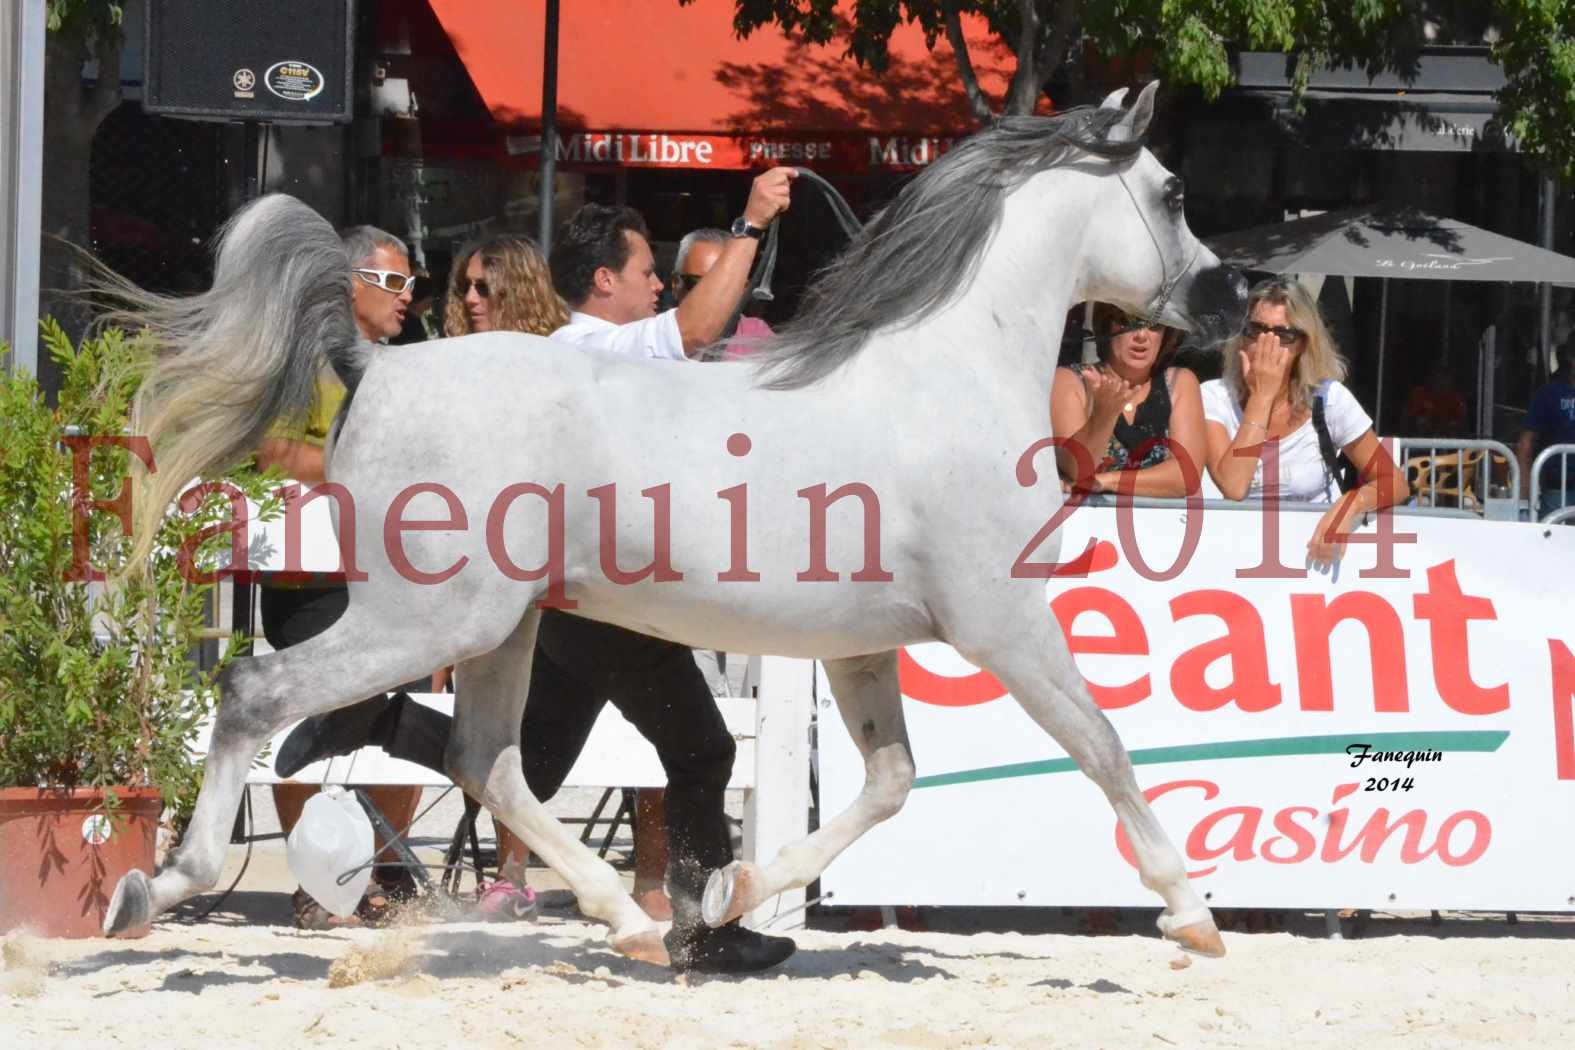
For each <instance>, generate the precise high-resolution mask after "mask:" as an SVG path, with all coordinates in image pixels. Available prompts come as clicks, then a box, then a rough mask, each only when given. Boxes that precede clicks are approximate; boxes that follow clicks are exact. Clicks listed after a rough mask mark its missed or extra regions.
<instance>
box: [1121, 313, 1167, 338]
mask: <svg viewBox="0 0 1575 1050" xmlns="http://www.w3.org/2000/svg"><path fill="white" fill-rule="evenodd" d="M1140 328H1147V329H1148V330H1149V331H1150V332H1163V331H1164V330H1165V326H1164V325H1162V324H1160V323H1159V322H1158V321H1150V320H1148V319H1147V318H1144V317H1133V316H1131V315H1130V314H1121V315H1119V316H1117V318H1116V334H1117V335H1120V334H1121V333H1122V332H1136V331H1137V330H1138V329H1140Z"/></svg>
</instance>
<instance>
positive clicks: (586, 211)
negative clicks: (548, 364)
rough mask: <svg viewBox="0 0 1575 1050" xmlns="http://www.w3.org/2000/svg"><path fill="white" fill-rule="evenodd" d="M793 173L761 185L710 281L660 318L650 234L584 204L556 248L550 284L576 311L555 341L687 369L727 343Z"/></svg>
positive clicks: (612, 210)
mask: <svg viewBox="0 0 1575 1050" xmlns="http://www.w3.org/2000/svg"><path fill="white" fill-rule="evenodd" d="M796 174H797V172H796V171H795V169H793V168H772V169H771V170H770V171H767V172H765V173H764V174H762V175H759V176H758V177H756V179H755V181H754V184H753V185H752V186H751V187H750V189H749V202H748V203H747V204H745V205H744V213H743V214H742V215H740V216H739V217H738V218H737V219H735V220H734V221H733V226H732V229H731V230H730V231H729V232H730V233H731V235H732V236H731V237H729V239H728V242H727V244H725V245H724V246H723V247H722V251H721V254H720V255H719V256H718V257H717V260H716V262H715V263H714V264H713V265H712V267H711V269H710V270H709V271H707V273H706V275H705V280H703V281H700V282H698V283H697V284H696V285H695V287H694V289H693V291H691V292H690V293H689V294H688V295H685V296H684V298H683V301H682V302H681V303H679V304H678V306H677V307H675V308H674V309H672V310H667V311H664V312H663V313H657V312H656V304H657V297H658V296H660V295H661V293H662V281H661V278H659V277H658V276H657V275H656V259H655V257H654V256H653V255H652V254H651V243H650V234H649V231H648V230H647V229H646V225H645V220H644V219H643V218H641V217H640V213H639V212H637V211H635V210H634V209H633V208H622V207H613V206H610V205H605V204H587V205H585V206H584V207H582V208H581V209H580V210H579V211H577V212H575V214H574V218H572V219H571V220H569V225H568V226H567V228H565V229H564V231H563V232H562V233H561V234H560V235H559V236H558V239H557V240H556V242H555V243H554V244H553V246H552V263H551V265H552V283H553V285H554V286H556V287H557V289H558V294H559V295H561V296H563V301H564V302H566V303H568V304H569V309H570V310H571V311H573V312H572V313H571V314H570V315H569V323H568V324H566V325H564V326H563V327H562V328H560V329H558V330H557V331H556V332H554V333H552V338H554V339H562V340H564V341H565V342H570V343H579V344H581V345H583V346H591V347H596V348H598V349H601V350H611V351H613V352H615V353H620V354H630V355H633V356H635V357H651V358H658V359H668V360H673V361H682V360H685V359H686V358H690V357H694V356H696V355H697V354H698V353H699V352H700V351H701V350H702V349H704V348H705V347H707V346H709V345H710V344H712V343H714V342H716V341H717V340H718V339H720V338H721V337H722V334H723V329H724V328H725V327H726V326H727V322H728V321H729V320H730V319H731V318H732V316H733V311H734V310H735V309H737V307H738V301H739V299H740V298H742V297H743V294H744V287H745V285H746V284H748V282H749V270H750V267H751V266H752V265H753V264H754V261H755V253H756V252H757V251H758V250H759V246H760V237H761V235H762V234H764V233H765V230H766V227H767V226H769V225H770V224H771V220H773V219H775V218H776V217H777V216H778V215H780V214H782V213H783V212H784V211H786V210H787V208H788V203H789V191H790V190H791V189H792V185H793V178H794V176H795V175H796Z"/></svg>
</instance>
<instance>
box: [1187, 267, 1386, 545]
mask: <svg viewBox="0 0 1575 1050" xmlns="http://www.w3.org/2000/svg"><path fill="white" fill-rule="evenodd" d="M1247 306H1248V315H1247V316H1248V320H1247V327H1246V330H1245V331H1244V332H1243V334H1242V335H1241V336H1239V337H1237V339H1236V340H1235V341H1234V342H1233V343H1232V344H1231V345H1229V346H1228V347H1227V348H1226V350H1225V375H1224V377H1223V378H1220V379H1216V380H1213V381H1211V382H1208V383H1204V384H1203V390H1202V393H1203V416H1204V421H1205V422H1204V429H1205V432H1206V435H1207V441H1208V465H1209V474H1210V475H1211V476H1212V477H1213V479H1214V483H1215V484H1216V485H1217V486H1219V489H1220V492H1221V493H1223V494H1224V495H1225V497H1226V498H1228V499H1249V498H1251V499H1263V500H1267V501H1274V500H1302V501H1307V502H1312V503H1328V504H1330V507H1329V509H1328V510H1327V511H1325V512H1324V515H1323V517H1322V518H1321V519H1320V520H1319V522H1318V527H1317V528H1316V529H1315V530H1314V531H1313V536H1312V539H1311V540H1309V541H1308V543H1307V553H1308V558H1309V560H1310V562H1311V563H1312V564H1313V565H1314V566H1315V567H1320V568H1321V567H1325V566H1329V565H1332V564H1333V563H1334V562H1335V561H1337V560H1338V559H1339V558H1340V555H1341V553H1342V550H1343V547H1344V544H1342V543H1340V542H1338V541H1337V540H1336V539H1335V536H1336V535H1337V534H1338V533H1344V532H1349V531H1350V530H1351V529H1352V528H1353V527H1354V526H1355V525H1356V524H1357V522H1359V521H1360V520H1361V516H1362V515H1363V514H1364V513H1366V512H1367V511H1372V510H1377V509H1379V508H1381V507H1388V506H1392V505H1393V504H1396V503H1400V502H1403V501H1404V500H1405V499H1406V497H1407V495H1408V488H1407V486H1406V482H1405V478H1404V476H1403V475H1402V474H1401V472H1400V469H1399V468H1398V467H1397V466H1395V462H1394V460H1393V459H1392V458H1391V457H1390V455H1389V453H1388V452H1386V451H1384V448H1383V446H1382V445H1380V444H1379V443H1378V438H1377V436H1376V435H1375V434H1374V433H1373V421H1372V419H1371V417H1369V416H1368V414H1367V412H1366V411H1365V410H1363V408H1362V406H1361V405H1360V404H1359V403H1358V402H1357V400H1356V398H1355V396H1354V395H1352V393H1351V392H1350V391H1349V390H1348V389H1346V387H1345V384H1344V383H1343V382H1342V380H1343V379H1344V378H1345V361H1344V360H1343V359H1342V358H1341V357H1340V354H1339V350H1338V349H1337V348H1336V347H1335V345H1334V341H1333V340H1332V339H1331V338H1330V336H1329V330H1328V328H1327V327H1326V326H1325V325H1324V323H1323V318H1322V316H1321V315H1320V314H1319V312H1318V304H1317V303H1316V302H1314V301H1313V298H1312V296H1311V295H1309V294H1308V292H1307V289H1306V288H1304V287H1302V285H1300V284H1299V283H1297V282H1295V281H1288V280H1283V279H1278V278H1276V279H1273V280H1269V281H1265V282H1263V283H1261V284H1259V285H1257V286H1256V287H1255V288H1253V290H1252V294H1251V296H1250V298H1249V299H1248V304H1247ZM1320 395H1321V397H1322V400H1323V403H1324V409H1323V415H1324V420H1325V424H1326V428H1325V429H1326V430H1327V433H1328V436H1329V438H1330V443H1331V445H1332V449H1333V450H1338V451H1339V452H1341V453H1344V455H1345V457H1346V458H1347V459H1348V460H1349V461H1350V462H1351V464H1353V465H1354V466H1355V467H1356V470H1357V471H1358V483H1357V485H1356V486H1355V487H1353V488H1351V489H1350V490H1349V491H1347V492H1344V493H1343V494H1342V492H1341V486H1340V483H1339V479H1338V477H1337V476H1336V473H1335V472H1334V471H1332V470H1331V469H1330V467H1329V465H1328V463H1327V461H1326V459H1325V456H1324V453H1323V450H1322V448H1321V447H1320V442H1319V435H1318V432H1317V428H1316V427H1315V426H1314V422H1313V408H1314V401H1315V398H1317V397H1318V396H1320ZM1271 443H1272V445H1273V446H1274V448H1275V450H1276V454H1277V460H1278V462H1277V463H1276V465H1275V470H1274V474H1273V476H1272V477H1271V479H1269V480H1268V481H1266V479H1265V470H1264V459H1265V455H1264V453H1265V449H1266V448H1267V447H1269V445H1270V444H1271Z"/></svg>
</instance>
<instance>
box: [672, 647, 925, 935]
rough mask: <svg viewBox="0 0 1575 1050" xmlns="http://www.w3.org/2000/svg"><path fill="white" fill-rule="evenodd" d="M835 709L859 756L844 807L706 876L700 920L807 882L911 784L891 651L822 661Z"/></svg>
mask: <svg viewBox="0 0 1575 1050" xmlns="http://www.w3.org/2000/svg"><path fill="white" fill-rule="evenodd" d="M825 667H826V676H827V677H828V678H829V679H830V680H831V689H832V694H833V695H834V696H835V697H836V698H837V710H838V711H839V712H840V713H841V714H842V720H843V723H844V724H845V725H846V726H847V727H848V735H849V736H851V737H852V738H853V742H854V743H855V744H856V745H857V746H858V749H859V752H860V754H862V755H863V756H864V787H863V789H862V790H860V792H859V794H858V797H857V798H855V799H854V800H853V802H852V804H851V805H849V806H848V808H847V809H845V810H843V811H842V812H841V813H839V814H837V815H836V816H835V817H833V818H832V819H831V820H830V821H828V822H827V823H825V824H822V825H821V826H820V828H819V829H817V830H816V831H815V832H813V833H812V834H810V835H809V836H807V837H806V838H804V839H803V840H801V841H799V842H796V843H794V844H792V845H790V846H785V847H783V848H782V850H781V851H780V852H779V853H778V854H777V855H776V856H775V857H774V858H772V860H771V862H770V863H768V864H766V865H764V866H760V865H756V864H751V863H749V862H747V861H735V862H733V863H732V864H730V865H728V866H727V867H726V868H723V869H721V870H720V871H717V872H714V873H713V874H712V875H711V881H710V883H709V885H707V887H706V893H705V901H704V909H703V911H704V915H705V920H706V922H708V923H710V924H711V925H713V926H719V925H721V924H722V923H724V922H730V921H732V920H733V919H736V918H739V917H740V916H742V915H745V914H747V913H748V912H749V911H751V910H752V909H754V908H756V907H758V906H759V905H760V904H763V903H764V902H766V901H768V900H770V899H771V898H772V897H775V896H776V895H777V894H779V893H785V892H787V891H788V890H793V889H798V888H800V887H803V886H808V885H809V884H810V883H811V882H813V881H815V879H817V878H819V877H820V874H821V872H823V871H825V870H826V866H827V865H829V864H830V863H831V862H832V861H833V860H835V859H836V857H837V855H838V854H839V853H841V852H842V851H843V850H845V849H847V848H848V847H849V846H850V845H852V844H853V843H854V842H855V841H857V840H858V838H859V837H860V836H862V835H863V834H864V833H865V832H866V831H868V830H869V829H870V828H873V827H874V826H875V825H876V824H879V823H880V822H881V821H883V820H886V819H887V818H889V817H891V816H893V815H895V814H896V812H897V811H898V810H900V809H901V808H902V804H903V802H905V801H906V800H907V798H908V789H909V788H911V787H912V786H913V776H914V768H913V753H912V751H911V750H910V749H909V747H908V730H907V727H906V725H905V724H904V722H903V718H902V695H901V691H900V690H899V688H898V685H897V654H896V653H895V652H885V653H875V654H873V655H870V656H857V657H850V658H847V659H843V660H828V661H826V664H825Z"/></svg>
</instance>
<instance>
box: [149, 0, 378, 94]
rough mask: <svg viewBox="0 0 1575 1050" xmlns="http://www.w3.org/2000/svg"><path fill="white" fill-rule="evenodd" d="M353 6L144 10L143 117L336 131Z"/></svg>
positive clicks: (301, 1) (175, 5)
mask: <svg viewBox="0 0 1575 1050" xmlns="http://www.w3.org/2000/svg"><path fill="white" fill-rule="evenodd" d="M354 37H355V0H147V27H146V32H145V34H144V35H143V41H144V48H145V50H144V53H143V54H144V60H145V61H144V74H143V85H142V108H143V109H144V110H146V111H147V112H149V113H160V114H164V115H166V116H173V117H188V118H192V119H195V120H225V121H245V120H255V121H266V122H268V123H274V124H340V123H346V122H348V121H349V120H350V118H351V116H352V113H351V110H352V108H353V106H354V100H355V92H354V90H353V88H352V86H351V73H352V70H353V69H354V66H355V57H354V56H355V49H354Z"/></svg>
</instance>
